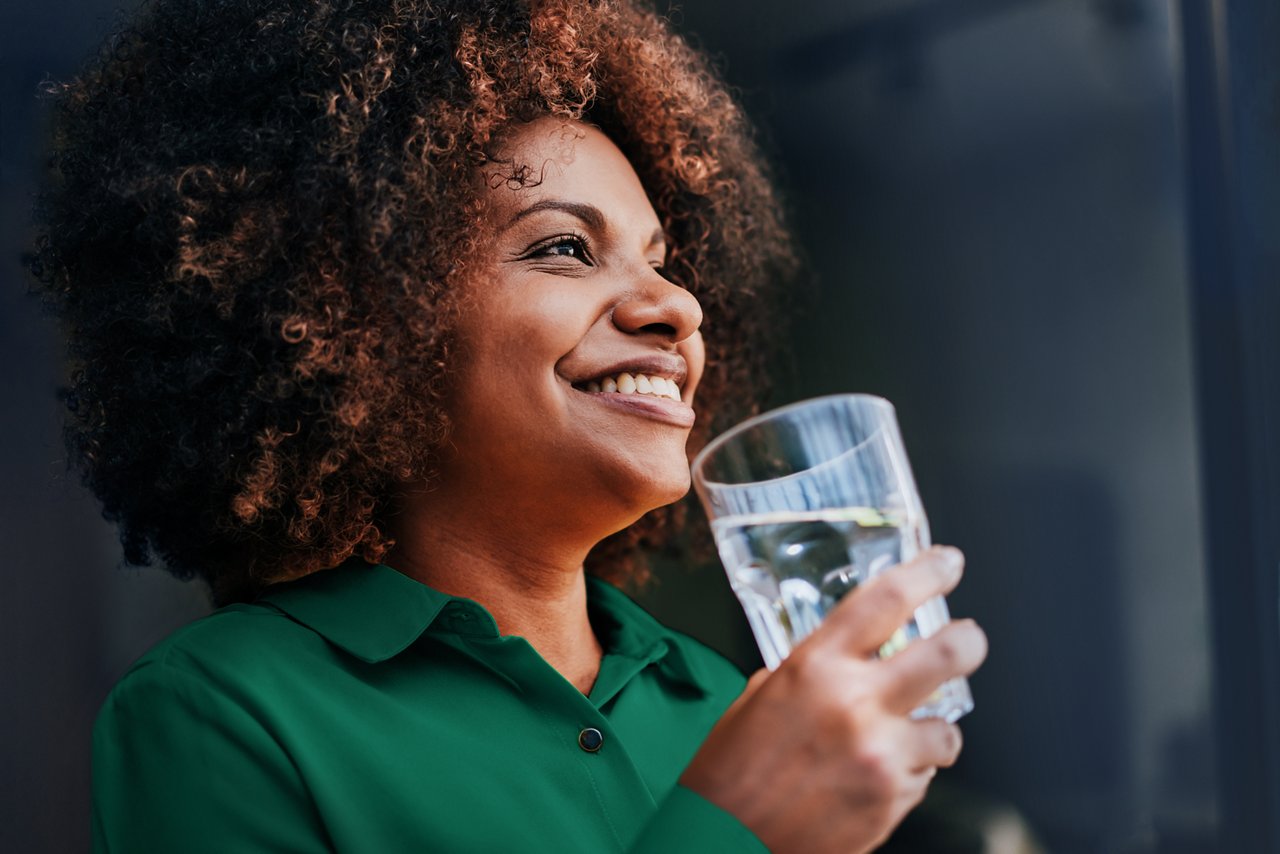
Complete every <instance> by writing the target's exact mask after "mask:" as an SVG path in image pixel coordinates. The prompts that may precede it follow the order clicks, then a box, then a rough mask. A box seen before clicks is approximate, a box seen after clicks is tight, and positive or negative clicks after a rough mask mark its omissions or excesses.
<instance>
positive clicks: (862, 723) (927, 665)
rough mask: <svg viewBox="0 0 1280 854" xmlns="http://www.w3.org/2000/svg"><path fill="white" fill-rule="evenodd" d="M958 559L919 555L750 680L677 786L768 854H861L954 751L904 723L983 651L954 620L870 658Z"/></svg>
mask: <svg viewBox="0 0 1280 854" xmlns="http://www.w3.org/2000/svg"><path fill="white" fill-rule="evenodd" d="M963 567H964V557H963V555H962V554H961V553H960V552H959V550H957V549H954V548H946V547H934V548H932V549H929V550H927V551H925V552H923V553H921V554H920V555H919V556H917V557H916V558H915V559H914V560H911V561H909V562H907V563H904V564H900V565H898V566H896V567H893V568H891V569H889V570H887V571H885V572H884V573H882V574H881V575H879V576H877V577H876V578H874V579H872V580H871V581H870V582H868V583H866V584H864V585H862V586H860V587H859V588H857V589H856V590H855V591H854V592H853V593H851V594H849V595H848V596H846V597H845V598H844V600H843V601H841V602H840V604H839V605H838V606H837V607H836V608H835V609H834V610H833V611H832V612H831V614H830V615H829V616H828V617H827V619H826V621H825V622H824V623H823V624H822V626H821V627H820V628H819V629H818V631H816V632H814V633H813V634H812V635H811V636H809V637H808V638H807V639H806V640H805V641H804V642H803V643H801V644H800V645H799V646H797V647H796V648H795V650H793V651H792V653H791V655H790V656H789V657H788V658H787V659H786V660H785V661H783V663H782V665H781V666H780V667H779V668H778V669H777V670H776V671H774V672H773V673H769V672H768V671H764V670H762V671H760V672H758V673H756V674H755V676H753V677H752V678H751V680H750V681H749V682H748V683H747V688H746V690H745V691H744V692H743V694H742V696H741V697H739V698H738V700H737V702H735V703H734V704H733V705H732V706H731V707H730V708H729V710H728V711H727V712H725V715H724V717H722V718H721V719H720V721H719V722H718V723H717V724H716V726H715V728H714V729H713V730H712V731H711V734H710V735H709V736H708V737H707V740H706V741H705V742H704V743H703V745H702V748H701V749H700V750H699V751H698V754H697V755H696V756H695V757H694V758H693V761H692V762H691V763H690V765H689V767H688V768H687V769H686V770H685V772H684V774H683V775H682V776H681V778H680V782H681V783H682V784H683V785H684V786H685V787H687V788H689V789H692V790H693V791H695V792H698V793H699V794H701V795H702V796H703V797H705V798H707V799H708V800H710V801H711V802H712V803H714V804H717V805H718V806H720V807H721V808H723V809H725V810H727V811H728V812H730V813H732V814H733V815H735V816H736V817H737V818H738V820H739V821H741V822H742V823H743V824H745V825H746V826H747V827H748V828H750V829H751V830H752V831H753V832H754V833H755V834H756V835H757V836H758V837H759V838H760V840H761V841H762V842H763V843H764V844H765V845H766V846H768V848H769V850H770V851H772V852H774V854H790V852H804V854H820V852H840V854H849V852H862V851H869V850H871V849H872V848H874V847H875V846H876V845H878V844H879V843H881V842H883V841H884V839H885V838H886V837H887V836H888V835H889V833H890V832H891V831H892V830H893V828H894V827H896V826H897V825H898V823H899V822H900V821H902V819H903V817H904V816H905V815H906V814H907V812H908V811H910V810H911V808H912V807H914V806H915V805H916V804H918V803H919V802H920V800H921V799H922V798H923V797H924V793H925V789H926V788H927V787H928V785H929V781H930V780H931V779H932V778H933V775H934V774H935V773H936V770H937V768H938V767H939V766H949V765H951V764H952V763H954V762H955V760H956V757H957V756H958V755H959V753H960V744H961V739H960V729H959V728H958V727H956V726H955V725H954V724H948V723H946V722H945V721H942V720H938V719H925V720H919V721H916V720H912V719H911V718H910V717H909V714H910V712H911V710H912V709H914V708H916V707H917V706H919V705H920V704H921V703H922V702H924V700H925V699H926V698H927V697H928V696H929V695H930V694H931V693H933V691H934V689H936V688H937V687H938V686H939V685H940V684H942V683H943V682H945V681H946V680H948V679H950V678H952V677H953V676H961V675H968V674H969V673H972V672H973V671H974V670H976V669H977V667H978V665H980V664H981V663H982V660H983V659H984V658H985V657H986V654H987V641H986V636H985V635H984V634H983V633H982V630H981V629H979V628H978V627H977V625H976V624H974V623H973V622H972V621H971V620H959V621H956V622H954V623H951V624H950V625H948V626H946V627H944V628H943V629H942V630H941V631H939V632H938V633H937V634H935V635H933V636H932V637H930V638H927V639H923V640H917V641H916V642H914V643H913V644H911V645H910V646H909V647H907V648H906V649H905V650H903V651H902V652H899V653H898V654H897V655H895V656H893V657H892V658H889V659H887V660H883V661H882V660H880V659H878V658H877V657H876V650H878V649H879V648H880V645H881V644H883V643H884V642H885V641H886V640H887V639H888V638H889V637H890V636H891V635H892V634H893V633H894V631H895V630H897V629H898V628H899V627H901V626H902V625H903V624H904V623H906V622H907V620H908V619H910V617H911V615H912V612H913V611H914V610H915V609H916V607H917V606H918V605H920V604H921V603H923V602H924V601H925V600H926V599H929V598H930V597H932V596H937V595H939V594H946V593H947V592H949V591H950V590H951V589H952V588H953V587H955V585H956V583H957V582H959V580H960V576H961V574H962V572H963Z"/></svg>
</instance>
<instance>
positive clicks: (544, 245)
mask: <svg viewBox="0 0 1280 854" xmlns="http://www.w3.org/2000/svg"><path fill="white" fill-rule="evenodd" d="M557 246H573V247H576V250H577V252H578V254H577V255H576V256H573V255H561V254H558V253H551V252H549V251H548V250H551V249H554V248H556V247H557ZM524 257H525V258H526V259H532V258H576V260H578V261H580V262H582V263H583V264H585V265H587V266H588V267H594V266H595V261H594V260H593V259H592V253H591V241H590V240H589V239H588V238H587V236H586V235H585V234H581V233H579V232H576V231H573V232H568V233H566V234H557V235H556V236H555V237H551V238H548V239H547V240H544V241H542V242H541V243H537V244H535V245H534V246H533V247H531V248H530V249H529V250H528V251H526V252H525V254H524ZM653 269H654V271H655V272H656V273H658V275H660V276H662V277H663V278H664V279H668V280H669V279H670V278H671V277H670V276H668V275H667V270H666V265H665V264H655V265H653Z"/></svg>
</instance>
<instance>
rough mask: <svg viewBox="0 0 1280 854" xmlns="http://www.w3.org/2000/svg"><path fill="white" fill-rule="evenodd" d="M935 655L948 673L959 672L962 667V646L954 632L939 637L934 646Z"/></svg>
mask: <svg viewBox="0 0 1280 854" xmlns="http://www.w3.org/2000/svg"><path fill="white" fill-rule="evenodd" d="M934 651H935V654H936V655H937V656H938V660H939V662H940V663H941V664H942V666H943V667H944V668H946V670H947V672H948V673H950V672H953V671H957V670H958V669H959V668H960V665H961V660H960V659H961V649H960V644H959V642H958V641H957V639H956V637H955V633H954V632H948V633H946V634H941V635H938V636H937V638H936V642H935V644H934Z"/></svg>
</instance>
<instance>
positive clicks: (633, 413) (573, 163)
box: [440, 118, 705, 533]
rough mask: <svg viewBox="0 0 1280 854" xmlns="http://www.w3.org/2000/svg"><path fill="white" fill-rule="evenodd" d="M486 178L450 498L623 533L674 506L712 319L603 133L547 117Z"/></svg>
mask: <svg viewBox="0 0 1280 854" xmlns="http://www.w3.org/2000/svg"><path fill="white" fill-rule="evenodd" d="M512 174H524V175H525V176H526V180H525V182H524V186H519V185H518V183H517V182H515V181H508V180H507V179H508V178H509V177H510V176H511V175H512ZM480 179H481V180H483V182H484V188H483V190H482V191H481V192H482V194H483V200H484V219H485V222H484V225H485V227H486V228H485V230H486V232H487V234H486V240H485V243H484V245H483V247H482V249H481V256H480V258H479V259H478V260H479V264H476V265H473V268H472V269H476V270H478V275H473V276H471V277H470V278H471V284H470V285H469V286H468V292H467V294H466V297H467V303H466V305H467V308H466V310H465V313H464V317H463V320H462V322H461V325H460V328H459V330H458V332H459V339H460V343H461V346H462V349H463V354H462V366H461V368H460V370H459V372H458V374H457V382H456V386H455V388H456V392H455V394H454V396H453V398H452V400H451V410H450V415H451V417H452V419H453V432H452V447H453V450H454V451H455V453H453V454H452V455H451V456H450V458H449V459H447V460H445V461H443V466H442V471H441V475H442V477H441V480H440V483H441V487H442V488H445V489H447V488H448V487H449V485H450V484H451V483H454V484H457V485H458V486H459V487H460V488H459V489H457V490H454V493H455V494H468V495H475V496H478V495H481V494H483V495H487V496H489V497H490V498H495V497H496V498H498V499H499V500H500V501H501V502H502V504H503V506H504V507H505V508H506V509H507V510H508V511H510V512H513V513H532V514H534V515H538V513H539V511H542V515H543V516H545V515H546V514H547V511H551V512H552V513H553V514H554V515H555V516H556V518H557V520H559V521H562V522H563V523H564V524H567V525H587V524H590V520H591V519H593V518H594V519H599V520H609V521H610V522H611V523H612V524H616V525H617V527H621V526H624V525H626V524H629V522H630V521H632V520H634V519H635V518H638V517H639V516H640V515H641V514H642V513H644V512H646V511H648V510H650V509H652V508H654V507H657V506H661V505H662V504H666V503H669V502H671V501H674V500H676V499H678V498H679V497H680V496H682V495H683V494H684V493H685V492H686V491H687V490H688V488H689V466H688V459H687V456H686V453H685V443H686V440H687V439H688V435H689V430H690V427H691V426H692V425H693V422H694V412H693V408H692V406H691V403H692V400H693V393H694V389H695V388H696V386H697V384H698V380H699V378H700V377H701V375H702V369H703V364H704V358H705V357H704V349H703V346H702V339H701V336H700V334H699V332H698V326H699V324H700V323H701V322H702V310H701V308H700V307H699V305H698V302H697V300H696V299H695V298H694V297H693V295H692V294H690V293H689V292H688V291H686V290H684V289H682V288H680V287H678V286H676V285H674V284H672V283H671V282H669V281H667V280H666V279H665V278H663V276H662V274H661V273H660V268H661V266H662V264H663V260H664V257H665V254H666V244H665V241H664V239H663V234H662V229H661V226H660V223H659V221H658V217H657V215H656V214H655V213H654V210H653V206H652V205H651V204H650V203H649V199H648V197H647V196H646V195H645V191H644V188H643V187H642V186H641V184H640V180H639V178H638V177H637V176H636V173H635V171H634V170H633V169H632V167H631V164H630V163H628V161H627V159H626V157H625V156H623V154H622V152H621V151H619V150H618V148H617V147H616V146H615V145H614V144H613V143H612V142H611V141H610V140H609V139H608V138H607V137H605V136H604V134H602V133H601V132H600V131H598V130H596V129H595V128H593V127H589V126H586V125H582V124H577V123H566V122H564V121H561V120H556V119H549V118H547V119H540V120H537V121H534V122H531V123H529V124H527V125H522V126H520V127H519V128H518V129H516V130H515V131H514V132H513V133H512V134H511V135H510V136H509V137H507V138H506V141H505V144H504V146H503V148H502V150H501V152H500V156H499V163H497V164H488V165H486V166H485V167H483V168H482V169H481V174H480ZM597 524H598V523H597ZM605 533H608V532H605Z"/></svg>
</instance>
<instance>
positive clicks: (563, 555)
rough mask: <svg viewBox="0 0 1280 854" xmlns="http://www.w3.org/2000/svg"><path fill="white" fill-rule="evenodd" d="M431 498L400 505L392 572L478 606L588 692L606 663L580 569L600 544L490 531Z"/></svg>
mask: <svg viewBox="0 0 1280 854" xmlns="http://www.w3.org/2000/svg"><path fill="white" fill-rule="evenodd" d="M431 497H432V496H431V494H429V493H428V494H426V495H419V496H409V497H407V498H406V500H405V501H404V502H403V503H402V505H401V514H400V525H399V527H398V529H397V530H396V532H395V535H396V545H395V547H394V548H393V549H392V550H391V553H390V554H389V555H388V556H387V559H386V562H387V564H388V565H390V566H393V567H395V568H396V569H397V570H399V571H400V572H403V573H404V574H405V575H408V576H409V577H410V578H413V579H416V580H417V581H420V582H422V583H423V584H426V585H428V586H430V587H432V588H434V589H436V590H439V591H440V592H441V593H446V594H448V595H450V596H460V597H465V598H468V599H473V600H475V601H476V602H479V603H480V604H481V605H483V606H484V607H485V608H486V609H487V610H488V611H489V613H490V614H492V615H493V618H494V620H495V621H496V622H497V624H498V630H499V631H500V632H501V633H502V634H503V635H518V636H520V637H523V638H524V639H525V640H526V641H528V642H529V644H530V645H531V646H532V647H533V648H534V649H535V650H537V651H538V654H539V655H541V656H542V657H543V659H545V660H546V661H547V663H548V664H550V665H551V666H552V667H554V668H555V669H556V670H557V671H559V673H560V674H561V675H562V676H564V678H565V679H567V680H569V682H570V683H572V684H573V685H574V687H576V688H577V689H578V690H579V691H582V692H583V693H584V694H585V693H587V692H589V691H590V690H591V686H592V685H593V684H595V679H596V675H597V674H598V673H599V670H600V657H601V655H602V650H601V647H600V643H599V641H598V640H597V639H596V636H595V633H594V632H593V631H592V628H591V622H590V620H589V619H588V617H587V590H586V579H585V576H584V574H583V569H582V563H583V559H584V558H585V557H586V554H587V551H589V550H590V548H591V546H592V545H594V542H591V543H587V542H585V540H586V539H589V538H581V539H579V538H574V542H571V543H566V542H565V541H564V538H562V537H556V536H549V535H548V534H549V532H546V531H542V532H540V534H538V535H534V534H533V533H532V532H529V531H527V530H520V529H518V528H516V527H513V526H512V523H511V517H510V516H509V515H508V516H505V517H504V518H501V519H492V520H489V521H491V524H488V525H485V524H477V517H476V516H475V514H471V513H465V512H464V513H461V514H460V515H461V516H462V517H464V518H465V524H463V523H462V522H463V520H462V519H461V518H457V517H458V515H459V513H458V510H459V508H456V507H454V508H446V507H442V506H439V504H440V503H443V502H434V501H432V500H431ZM433 505H435V506H433ZM451 509H452V510H453V511H454V512H450V510H451Z"/></svg>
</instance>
